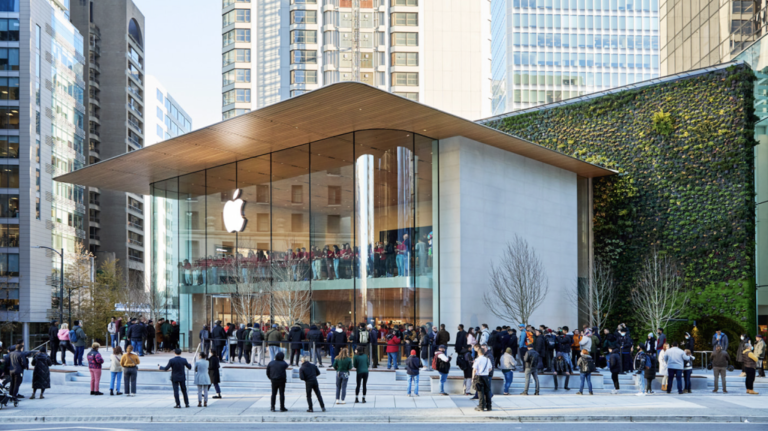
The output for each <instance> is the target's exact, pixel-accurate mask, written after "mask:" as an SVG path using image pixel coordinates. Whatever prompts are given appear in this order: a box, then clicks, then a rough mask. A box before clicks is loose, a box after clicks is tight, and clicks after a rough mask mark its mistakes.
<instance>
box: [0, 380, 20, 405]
mask: <svg viewBox="0 0 768 431" xmlns="http://www.w3.org/2000/svg"><path fill="white" fill-rule="evenodd" d="M11 402H12V403H13V406H14V407H18V406H19V400H18V399H17V398H16V397H14V396H13V395H11V389H10V379H7V378H6V379H3V380H2V381H0V409H2V408H3V407H5V406H7V405H8V403H11Z"/></svg>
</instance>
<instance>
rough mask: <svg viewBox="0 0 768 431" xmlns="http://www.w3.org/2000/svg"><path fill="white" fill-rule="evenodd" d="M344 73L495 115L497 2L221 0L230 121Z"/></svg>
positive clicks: (457, 109)
mask: <svg viewBox="0 0 768 431" xmlns="http://www.w3.org/2000/svg"><path fill="white" fill-rule="evenodd" d="M344 81H358V82H364V83H366V84H368V85H371V86H374V87H376V88H379V89H382V90H385V91H390V92H393V93H395V94H397V95H399V96H402V97H405V98H408V99H410V100H415V101H419V102H421V103H425V104H428V105H430V106H434V107H436V108H438V109H441V110H444V111H446V112H449V113H452V114H456V115H460V116H463V117H466V118H471V119H474V118H481V117H483V116H487V115H490V97H491V96H490V91H491V86H490V2H489V1H488V0H477V1H466V0H291V1H290V2H289V1H287V0H264V1H258V2H257V1H250V0H223V9H222V116H223V118H224V119H227V118H231V117H234V116H236V115H240V114H242V113H245V112H248V111H250V110H253V109H258V108H261V107H264V106H267V105H270V104H273V103H276V102H279V101H281V100H285V99H287V98H289V97H294V96H297V95H300V94H303V93H305V92H307V91H311V90H315V89H317V88H320V87H322V86H324V85H329V84H333V83H337V82H344Z"/></svg>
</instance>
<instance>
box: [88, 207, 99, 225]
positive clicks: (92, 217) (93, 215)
mask: <svg viewBox="0 0 768 431" xmlns="http://www.w3.org/2000/svg"><path fill="white" fill-rule="evenodd" d="M88 221H90V224H91V227H96V228H99V227H101V212H100V211H97V210H94V209H91V210H90V211H89V213H88Z"/></svg>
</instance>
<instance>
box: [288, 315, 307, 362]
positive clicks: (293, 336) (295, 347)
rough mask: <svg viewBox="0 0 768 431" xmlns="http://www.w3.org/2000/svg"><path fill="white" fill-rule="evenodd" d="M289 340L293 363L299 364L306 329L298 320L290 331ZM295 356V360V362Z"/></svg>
mask: <svg viewBox="0 0 768 431" xmlns="http://www.w3.org/2000/svg"><path fill="white" fill-rule="evenodd" d="M287 339H288V341H290V342H291V365H296V366H299V358H300V357H301V344H302V343H301V342H302V341H303V340H304V331H303V330H302V329H301V326H299V323H298V322H296V323H294V324H293V327H292V328H291V331H290V332H288V337H287ZM294 358H296V359H295V362H294Z"/></svg>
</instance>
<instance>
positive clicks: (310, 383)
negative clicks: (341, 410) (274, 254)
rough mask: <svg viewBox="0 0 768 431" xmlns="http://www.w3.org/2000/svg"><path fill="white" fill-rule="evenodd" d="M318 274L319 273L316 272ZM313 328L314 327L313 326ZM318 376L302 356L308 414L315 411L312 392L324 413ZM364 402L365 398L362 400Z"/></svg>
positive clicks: (302, 376)
mask: <svg viewBox="0 0 768 431" xmlns="http://www.w3.org/2000/svg"><path fill="white" fill-rule="evenodd" d="M318 272H319V271H318ZM313 326H314V325H313ZM319 375H320V369H319V368H317V366H316V365H315V364H313V363H312V362H311V361H310V360H309V357H307V356H303V357H302V358H301V367H300V368H299V379H301V380H303V381H304V388H305V390H306V391H307V406H308V407H309V408H308V409H307V412H308V413H312V412H313V411H315V410H314V409H313V408H312V392H313V391H314V392H315V396H316V397H317V401H318V403H320V408H321V409H322V410H323V411H325V404H323V396H322V395H320V385H319V384H318V383H317V377H318V376H319ZM363 402H365V398H363Z"/></svg>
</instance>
